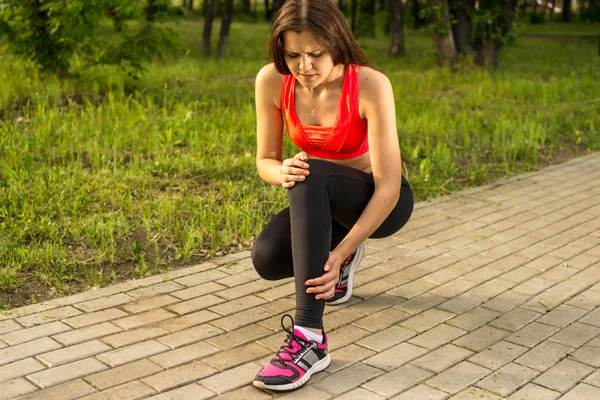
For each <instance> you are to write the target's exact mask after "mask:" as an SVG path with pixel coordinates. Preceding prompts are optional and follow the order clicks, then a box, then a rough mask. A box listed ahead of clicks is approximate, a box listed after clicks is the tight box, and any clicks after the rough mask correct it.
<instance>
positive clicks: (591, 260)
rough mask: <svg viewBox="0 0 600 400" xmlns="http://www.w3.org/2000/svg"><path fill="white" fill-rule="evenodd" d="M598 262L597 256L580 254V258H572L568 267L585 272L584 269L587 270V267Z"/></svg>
mask: <svg viewBox="0 0 600 400" xmlns="http://www.w3.org/2000/svg"><path fill="white" fill-rule="evenodd" d="M597 262H598V257H597V256H594V255H591V254H587V252H586V253H584V254H580V255H578V256H575V257H573V258H571V259H570V260H569V261H568V265H569V266H570V267H574V268H577V269H579V270H583V269H585V268H587V267H589V266H591V265H594V264H596V263H597Z"/></svg>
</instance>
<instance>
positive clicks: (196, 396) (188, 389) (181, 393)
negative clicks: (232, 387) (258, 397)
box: [148, 383, 271, 400]
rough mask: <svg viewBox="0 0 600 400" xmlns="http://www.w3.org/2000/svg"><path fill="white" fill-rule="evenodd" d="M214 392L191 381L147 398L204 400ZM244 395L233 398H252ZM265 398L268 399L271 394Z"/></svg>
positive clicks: (155, 399) (157, 399) (150, 399)
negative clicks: (189, 383) (188, 383)
mask: <svg viewBox="0 0 600 400" xmlns="http://www.w3.org/2000/svg"><path fill="white" fill-rule="evenodd" d="M214 395H215V393H214V392H212V391H210V390H208V389H205V388H203V387H202V386H200V385H197V384H195V383H192V384H191V385H187V386H183V387H180V388H178V389H174V390H169V391H168V392H165V393H161V394H157V395H156V396H152V397H149V398H148V400H191V399H193V400H205V399H208V398H211V397H214ZM244 396H245V393H244V395H242V396H240V397H235V399H244V400H246V399H248V400H250V399H252V397H249V396H246V397H244ZM266 398H268V399H270V398H271V396H267V397H266Z"/></svg>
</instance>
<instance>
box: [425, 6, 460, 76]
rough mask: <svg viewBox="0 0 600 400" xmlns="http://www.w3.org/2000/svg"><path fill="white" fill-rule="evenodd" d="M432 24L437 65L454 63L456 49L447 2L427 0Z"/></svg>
mask: <svg viewBox="0 0 600 400" xmlns="http://www.w3.org/2000/svg"><path fill="white" fill-rule="evenodd" d="M429 9H430V11H431V16H432V21H431V22H432V23H433V48H434V49H435V51H436V53H437V61H438V65H444V64H446V63H450V64H452V63H454V61H456V47H455V45H454V37H453V35H452V26H451V25H450V12H449V8H448V0H429Z"/></svg>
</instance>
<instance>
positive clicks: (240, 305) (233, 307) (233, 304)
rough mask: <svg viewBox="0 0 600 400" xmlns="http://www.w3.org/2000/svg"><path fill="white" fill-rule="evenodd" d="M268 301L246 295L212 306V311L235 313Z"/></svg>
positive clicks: (227, 313)
mask: <svg viewBox="0 0 600 400" xmlns="http://www.w3.org/2000/svg"><path fill="white" fill-rule="evenodd" d="M264 303H266V300H264V299H261V298H260V297H256V296H253V295H252V296H246V297H241V298H239V299H235V300H231V301H228V302H226V303H222V304H218V305H215V306H211V307H210V311H213V312H216V313H219V314H221V315H230V314H235V313H238V312H240V311H244V310H247V309H249V308H253V307H256V306H259V305H261V304H264Z"/></svg>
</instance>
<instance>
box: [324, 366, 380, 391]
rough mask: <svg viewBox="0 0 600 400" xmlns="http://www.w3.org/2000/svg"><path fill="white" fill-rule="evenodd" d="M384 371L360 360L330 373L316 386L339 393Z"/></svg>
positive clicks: (359, 384)
mask: <svg viewBox="0 0 600 400" xmlns="http://www.w3.org/2000/svg"><path fill="white" fill-rule="evenodd" d="M383 373H384V372H383V371H382V370H380V369H377V368H373V367H371V366H369V365H366V364H363V363H360V362H359V363H356V364H354V365H351V366H350V367H348V368H346V369H343V370H341V371H338V372H336V373H334V374H332V375H329V376H328V377H327V378H325V379H323V380H322V381H321V382H319V383H317V384H316V385H315V387H317V388H319V389H322V390H324V391H327V392H329V393H333V394H335V395H338V394H341V393H344V392H347V391H349V390H351V389H354V388H356V387H358V386H361V385H362V384H363V383H365V382H367V381H369V380H371V379H373V378H375V377H377V376H379V375H381V374H383Z"/></svg>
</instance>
